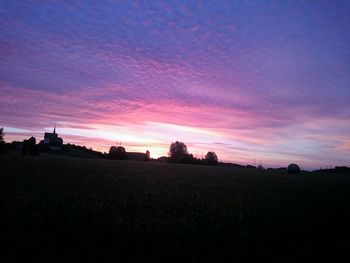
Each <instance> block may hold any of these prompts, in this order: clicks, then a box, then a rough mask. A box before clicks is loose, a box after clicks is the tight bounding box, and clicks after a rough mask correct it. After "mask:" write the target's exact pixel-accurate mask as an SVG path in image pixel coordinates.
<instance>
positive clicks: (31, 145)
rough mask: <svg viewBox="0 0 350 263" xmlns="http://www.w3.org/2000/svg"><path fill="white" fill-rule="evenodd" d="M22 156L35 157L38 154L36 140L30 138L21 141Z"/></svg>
mask: <svg viewBox="0 0 350 263" xmlns="http://www.w3.org/2000/svg"><path fill="white" fill-rule="evenodd" d="M22 154H24V155H27V154H30V155H37V154H39V150H38V147H37V145H36V139H35V138H34V137H30V138H29V139H28V140H24V141H23V145H22Z"/></svg>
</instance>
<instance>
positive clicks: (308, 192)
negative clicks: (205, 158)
mask: <svg viewBox="0 0 350 263" xmlns="http://www.w3.org/2000/svg"><path fill="white" fill-rule="evenodd" d="M0 161H1V165H0V174H1V175H0V220H1V221H0V224H1V229H0V230H1V232H0V235H1V236H0V239H1V240H0V241H1V243H2V244H3V245H1V250H2V251H1V255H0V257H1V258H0V261H1V262H14V261H15V260H19V259H21V260H25V261H26V262H30V261H35V262H64V261H67V260H74V261H79V262H82V261H98V262H106V261H109V262H111V261H113V262H117V261H120V262H126V261H146V259H152V260H153V261H163V262H167V261H186V262H204V261H215V262H220V261H225V262H227V261H228V259H231V260H234V259H238V260H242V259H251V258H254V259H263V258H269V259H271V260H280V261H284V262H285V261H297V260H300V259H304V260H312V261H314V260H317V259H325V258H329V259H333V260H334V259H336V258H340V256H341V255H346V252H347V249H349V245H350V242H349V240H350V236H349V233H350V231H349V229H350V227H349V224H350V213H349V201H350V176H345V175H315V174H311V173H310V174H303V175H287V174H285V173H283V172H278V171H257V170H253V169H240V168H231V167H206V166H191V165H177V164H165V163H144V162H131V161H113V160H97V159H80V158H70V157H60V156H44V155H42V156H34V157H33V156H19V155H3V156H0Z"/></svg>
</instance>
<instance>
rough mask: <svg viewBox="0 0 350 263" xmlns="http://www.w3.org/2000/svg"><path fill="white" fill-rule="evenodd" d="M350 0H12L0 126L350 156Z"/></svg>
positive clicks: (3, 53)
mask: <svg viewBox="0 0 350 263" xmlns="http://www.w3.org/2000/svg"><path fill="white" fill-rule="evenodd" d="M349 28H350V2H349V1H287V0H286V1H217V0H216V1H178V0H176V1H62V0H60V1H39V0H38V1H29V0H28V1H16V0H10V1H6V0H2V1H0V94H1V96H0V105H1V110H0V127H4V131H5V133H6V135H5V140H6V141H12V140H23V139H25V138H28V137H30V136H32V135H34V136H35V137H36V138H37V141H40V140H42V139H43V133H44V132H47V131H51V130H52V129H53V126H54V124H55V123H56V125H57V132H58V133H59V135H60V136H61V137H62V138H63V139H64V142H65V143H68V142H70V143H75V144H80V145H86V146H87V147H92V148H93V149H96V150H100V151H108V149H109V147H110V146H111V145H115V144H116V143H118V144H120V143H121V145H122V146H124V147H125V148H126V150H127V151H142V152H145V151H146V150H150V152H151V156H152V157H155V158H156V157H159V156H162V155H167V153H168V151H169V145H170V144H171V142H174V141H176V140H179V141H183V142H184V143H185V144H186V145H187V147H188V150H189V152H191V153H192V154H194V156H196V157H199V158H200V157H202V156H203V155H205V154H206V152H207V151H215V152H216V153H217V155H218V157H219V160H221V161H229V162H235V163H240V164H254V163H256V164H258V163H260V162H261V163H262V165H263V166H265V167H279V166H286V165H288V164H289V163H298V164H299V165H300V166H302V167H303V168H304V169H318V168H319V167H320V166H326V165H332V166H336V165H348V166H349V165H350V155H349V153H350V30H349Z"/></svg>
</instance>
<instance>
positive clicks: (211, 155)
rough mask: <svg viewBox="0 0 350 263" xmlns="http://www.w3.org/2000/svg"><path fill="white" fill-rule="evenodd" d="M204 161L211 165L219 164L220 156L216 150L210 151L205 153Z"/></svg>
mask: <svg viewBox="0 0 350 263" xmlns="http://www.w3.org/2000/svg"><path fill="white" fill-rule="evenodd" d="M204 163H206V164H209V165H217V164H218V156H217V155H216V153H215V152H208V153H207V154H206V155H205V158H204Z"/></svg>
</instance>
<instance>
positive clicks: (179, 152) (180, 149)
mask: <svg viewBox="0 0 350 263" xmlns="http://www.w3.org/2000/svg"><path fill="white" fill-rule="evenodd" d="M187 154H188V152H187V146H186V144H184V143H183V142H179V141H176V142H173V143H172V144H171V145H170V148H169V157H170V160H171V161H172V162H180V161H181V160H182V159H183V158H184V156H186V155H187Z"/></svg>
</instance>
